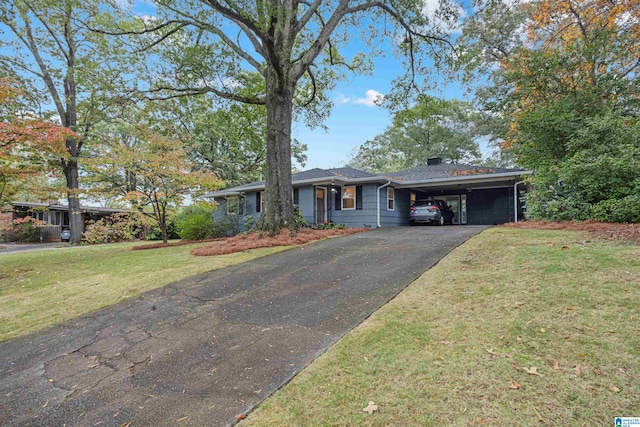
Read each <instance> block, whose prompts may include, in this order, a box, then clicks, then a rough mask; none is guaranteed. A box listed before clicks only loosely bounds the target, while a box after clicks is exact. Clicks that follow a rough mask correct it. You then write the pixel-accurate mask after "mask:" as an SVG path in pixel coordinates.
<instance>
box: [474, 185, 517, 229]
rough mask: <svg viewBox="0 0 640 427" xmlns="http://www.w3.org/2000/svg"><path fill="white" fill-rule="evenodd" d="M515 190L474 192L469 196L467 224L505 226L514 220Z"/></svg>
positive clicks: (493, 189) (497, 189)
mask: <svg viewBox="0 0 640 427" xmlns="http://www.w3.org/2000/svg"><path fill="white" fill-rule="evenodd" d="M512 193H513V189H510V188H509V187H505V188H492V189H486V190H472V191H471V192H470V193H468V194H467V218H468V221H467V224H470V225H491V224H503V223H505V222H509V221H511V220H512V218H513V194H512Z"/></svg>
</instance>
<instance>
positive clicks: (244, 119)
mask: <svg viewBox="0 0 640 427" xmlns="http://www.w3.org/2000/svg"><path fill="white" fill-rule="evenodd" d="M155 109H156V110H157V111H158V112H159V114H160V116H161V117H162V120H163V121H165V122H166V126H165V129H173V130H174V132H175V133H176V135H175V136H176V138H179V139H181V140H182V141H184V142H185V143H187V144H188V145H189V147H190V157H191V158H192V159H193V161H194V164H195V167H196V168H197V169H199V170H204V171H209V172H213V173H214V174H215V175H216V176H218V177H219V178H220V179H222V180H224V181H225V183H226V185H228V186H232V185H240V184H245V183H247V182H251V181H258V180H260V179H262V177H264V176H265V172H266V170H265V166H266V136H267V135H266V134H267V132H266V131H267V126H266V110H265V107H264V105H251V104H238V103H227V104H218V105H216V104H215V103H214V102H213V99H212V98H207V97H202V96H201V97H193V98H184V97H182V98H178V99H174V100H171V101H164V102H162V103H160V104H159V105H157V107H156V108H155ZM175 123H179V126H175ZM306 149H307V146H306V144H301V143H299V142H298V141H296V140H292V145H291V154H292V156H293V158H294V159H295V160H296V161H297V162H298V163H300V164H302V165H304V163H305V162H306V155H305V151H306Z"/></svg>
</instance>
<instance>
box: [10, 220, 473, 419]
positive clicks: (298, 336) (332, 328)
mask: <svg viewBox="0 0 640 427" xmlns="http://www.w3.org/2000/svg"><path fill="white" fill-rule="evenodd" d="M485 228H486V227H479V226H451V227H403V228H387V229H378V230H373V231H369V232H365V233H358V234H354V235H349V236H345V237H341V238H334V239H328V240H324V241H321V242H316V243H311V244H308V245H304V246H301V247H298V248H294V249H291V250H288V251H285V252H281V253H278V254H275V255H271V256H268V257H264V258H259V259H256V260H253V261H249V262H246V263H243V264H238V265H235V266H231V267H227V268H224V269H220V270H215V271H212V272H209V273H205V274H201V275H198V276H194V277H190V278H188V279H184V280H181V281H179V282H175V283H172V284H170V285H167V286H164V287H162V288H158V289H155V290H152V291H150V292H146V293H144V294H142V295H141V296H139V297H138V298H134V299H131V300H127V301H124V302H122V303H120V304H117V305H114V306H111V307H107V308H105V309H102V310H100V311H97V312H94V313H91V314H88V315H86V316H83V317H80V318H77V319H73V320H71V321H68V322H65V323H63V324H60V325H58V326H55V327H53V328H50V329H47V330H44V331H41V332H37V333H34V334H30V335H27V336H23V337H20V338H16V339H13V340H10V341H6V342H3V343H0V396H2V399H1V400H0V425H3V426H51V425H58V426H62V425H66V426H93V425H101V426H121V425H128V423H130V424H131V425H145V426H146V425H148V426H151V425H153V426H163V425H189V426H190V425H198V426H202V425H207V426H226V425H233V424H235V423H236V415H238V414H246V413H248V412H250V411H251V410H252V409H253V408H254V407H255V406H257V405H258V404H259V403H260V402H261V401H262V400H264V399H265V398H266V397H267V396H269V395H270V394H271V393H273V392H274V391H275V390H277V389H278V388H279V387H281V386H282V385H283V384H286V383H287V382H288V381H290V380H291V378H292V377H293V376H294V375H295V374H296V373H297V372H299V371H300V370H301V369H302V368H304V367H305V366H306V365H307V364H309V363H310V362H311V361H313V359H315V358H316V357H317V356H318V355H320V354H321V353H323V352H324V351H325V350H326V349H327V348H328V347H329V346H331V345H332V344H333V343H335V342H336V341H337V340H338V339H339V338H340V337H342V336H343V335H344V334H346V333H347V332H348V331H350V330H351V329H352V328H353V327H355V326H356V325H357V324H359V323H360V322H362V321H363V320H364V319H366V318H367V317H368V316H369V315H370V314H371V313H372V312H374V311H375V310H377V309H378V308H379V307H380V306H382V305H383V304H385V303H386V302H387V301H389V300H390V299H391V298H393V297H394V296H395V295H396V294H397V293H398V292H400V291H401V290H402V289H403V288H405V287H406V286H407V285H408V284H410V283H411V282H412V281H413V280H415V279H416V278H417V277H419V276H420V275H421V274H422V273H423V272H424V271H425V270H426V269H428V268H430V267H431V266H433V265H434V264H435V263H436V262H437V261H439V260H440V258H442V257H443V256H444V255H446V254H447V253H448V252H449V251H451V250H452V249H453V248H455V247H456V246H458V245H460V244H461V243H463V242H464V241H465V240H466V239H468V238H469V237H471V236H472V235H474V234H476V233H478V232H480V231H482V230H483V229H485Z"/></svg>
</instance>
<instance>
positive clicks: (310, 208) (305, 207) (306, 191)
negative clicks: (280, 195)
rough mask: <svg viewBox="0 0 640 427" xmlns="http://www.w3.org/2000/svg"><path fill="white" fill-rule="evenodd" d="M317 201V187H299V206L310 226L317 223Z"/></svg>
mask: <svg viewBox="0 0 640 427" xmlns="http://www.w3.org/2000/svg"><path fill="white" fill-rule="evenodd" d="M315 199H316V196H315V187H314V186H313V185H308V186H305V187H298V206H299V207H300V210H301V211H302V216H303V217H304V220H305V221H307V224H309V225H312V224H315V222H316V216H315V215H316V213H315Z"/></svg>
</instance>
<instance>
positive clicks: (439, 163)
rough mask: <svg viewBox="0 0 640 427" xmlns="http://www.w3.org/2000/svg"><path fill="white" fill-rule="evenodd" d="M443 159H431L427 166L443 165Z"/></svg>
mask: <svg viewBox="0 0 640 427" xmlns="http://www.w3.org/2000/svg"><path fill="white" fill-rule="evenodd" d="M441 164H442V158H441V157H429V158H428V159H427V166H434V165H441Z"/></svg>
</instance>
